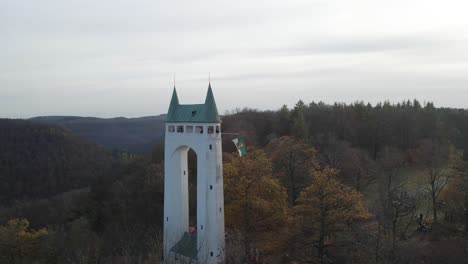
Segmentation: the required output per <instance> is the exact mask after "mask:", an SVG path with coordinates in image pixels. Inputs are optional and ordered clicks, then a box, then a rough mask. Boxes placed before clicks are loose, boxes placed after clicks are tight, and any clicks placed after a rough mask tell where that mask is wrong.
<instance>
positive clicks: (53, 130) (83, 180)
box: [0, 119, 113, 204]
mask: <svg viewBox="0 0 468 264" xmlns="http://www.w3.org/2000/svg"><path fill="white" fill-rule="evenodd" d="M112 162H113V158H112V156H111V155H110V153H109V152H108V151H106V150H104V149H103V148H102V147H99V146H97V145H96V144H94V143H91V142H88V141H86V140H83V139H81V138H79V137H77V136H75V135H73V134H71V133H70V132H69V131H68V130H66V129H63V128H60V127H56V126H49V125H44V124H36V123H33V122H30V121H24V120H11V119H0V203H2V204H5V203H8V202H11V201H13V200H23V199H27V198H42V197H49V196H51V195H55V194H58V193H62V192H64V191H67V190H71V189H76V188H82V187H86V186H89V184H90V183H91V182H92V181H93V180H94V179H96V178H97V177H98V176H100V175H102V174H104V173H105V172H106V170H107V169H109V168H110V167H111V165H112Z"/></svg>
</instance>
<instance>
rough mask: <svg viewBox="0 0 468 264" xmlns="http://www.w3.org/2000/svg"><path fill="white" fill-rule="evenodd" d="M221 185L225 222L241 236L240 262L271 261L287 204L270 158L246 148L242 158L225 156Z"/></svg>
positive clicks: (281, 231)
mask: <svg viewBox="0 0 468 264" xmlns="http://www.w3.org/2000/svg"><path fill="white" fill-rule="evenodd" d="M226 156H227V155H226ZM224 185H225V187H224V190H225V217H226V225H227V227H228V228H231V229H232V230H239V231H240V232H241V233H242V235H243V240H244V241H243V245H244V251H245V256H246V258H247V259H245V260H244V262H249V261H251V260H252V259H256V260H257V261H259V259H263V261H266V262H268V263H274V262H272V261H274V260H275V259H277V257H276V256H275V254H277V253H278V251H277V248H278V247H279V246H280V245H279V243H281V241H282V239H281V236H282V235H283V234H284V227H285V223H286V219H287V210H288V206H287V195H286V190H285V188H284V187H282V186H281V184H280V182H279V181H278V180H277V179H275V178H274V177H273V176H272V165H271V161H270V160H269V159H268V157H267V156H266V154H265V153H264V152H263V151H262V150H260V149H255V148H249V150H248V155H247V156H244V157H239V156H237V155H230V156H228V157H227V161H226V162H225V163H224ZM266 259H270V261H267V260H266Z"/></svg>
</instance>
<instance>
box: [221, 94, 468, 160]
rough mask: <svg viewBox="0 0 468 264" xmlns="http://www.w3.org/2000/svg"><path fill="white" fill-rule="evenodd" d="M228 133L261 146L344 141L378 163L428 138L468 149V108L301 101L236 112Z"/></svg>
mask: <svg viewBox="0 0 468 264" xmlns="http://www.w3.org/2000/svg"><path fill="white" fill-rule="evenodd" d="M223 131H224V132H240V133H241V134H243V135H245V136H246V139H247V143H248V144H250V145H251V144H255V145H258V146H265V145H266V144H268V143H269V142H270V141H271V140H272V139H274V138H276V137H280V136H284V135H291V136H295V137H297V138H300V139H303V140H305V141H306V142H308V143H310V144H312V145H314V146H315V147H317V148H319V149H323V148H326V147H329V145H330V144H332V143H333V142H335V141H336V140H339V141H344V142H347V143H349V144H351V145H352V146H354V147H358V148H361V149H363V150H366V151H367V152H368V153H369V155H371V156H372V157H373V159H376V158H377V156H378V155H379V153H380V152H381V151H382V150H383V149H384V148H385V147H395V148H398V149H401V150H408V149H411V148H414V147H415V146H416V145H417V144H418V143H419V142H420V141H421V140H423V139H430V140H436V141H442V142H445V143H450V144H453V145H454V146H455V147H457V148H458V149H468V110H464V109H453V108H437V107H435V106H434V105H433V104H432V103H426V104H421V103H420V102H419V101H417V100H414V101H404V102H401V103H397V104H390V103H388V102H385V103H378V104H377V105H370V104H365V103H362V102H358V103H354V104H342V103H335V104H333V105H329V104H325V103H322V102H319V103H317V102H311V103H304V102H303V101H299V102H298V103H297V104H296V105H295V106H294V107H293V108H292V109H288V108H287V107H286V106H283V107H282V108H281V109H279V110H276V111H257V110H253V109H243V110H242V111H236V112H234V113H232V114H230V115H226V116H224V118H223ZM223 139H224V138H223Z"/></svg>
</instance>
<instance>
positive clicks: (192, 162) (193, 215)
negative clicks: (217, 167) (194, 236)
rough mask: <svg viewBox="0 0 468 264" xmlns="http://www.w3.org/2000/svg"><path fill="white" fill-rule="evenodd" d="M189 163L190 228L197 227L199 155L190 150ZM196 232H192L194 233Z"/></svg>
mask: <svg viewBox="0 0 468 264" xmlns="http://www.w3.org/2000/svg"><path fill="white" fill-rule="evenodd" d="M187 163H188V196H189V203H188V204H189V227H190V228H192V227H193V228H196V227H197V154H196V153H195V151H193V150H192V149H190V150H189V151H188V154H187ZM193 231H195V230H192V232H193Z"/></svg>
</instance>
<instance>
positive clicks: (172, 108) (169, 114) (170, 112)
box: [166, 86, 179, 120]
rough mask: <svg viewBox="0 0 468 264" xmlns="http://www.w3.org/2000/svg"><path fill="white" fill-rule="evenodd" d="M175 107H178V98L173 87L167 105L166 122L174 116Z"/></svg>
mask: <svg viewBox="0 0 468 264" xmlns="http://www.w3.org/2000/svg"><path fill="white" fill-rule="evenodd" d="M177 106H179V97H177V91H176V88H175V86H174V90H173V91H172V98H171V104H170V105H169V110H168V111H167V117H166V119H167V120H169V119H171V118H172V116H173V115H174V114H175V112H176V109H177Z"/></svg>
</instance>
